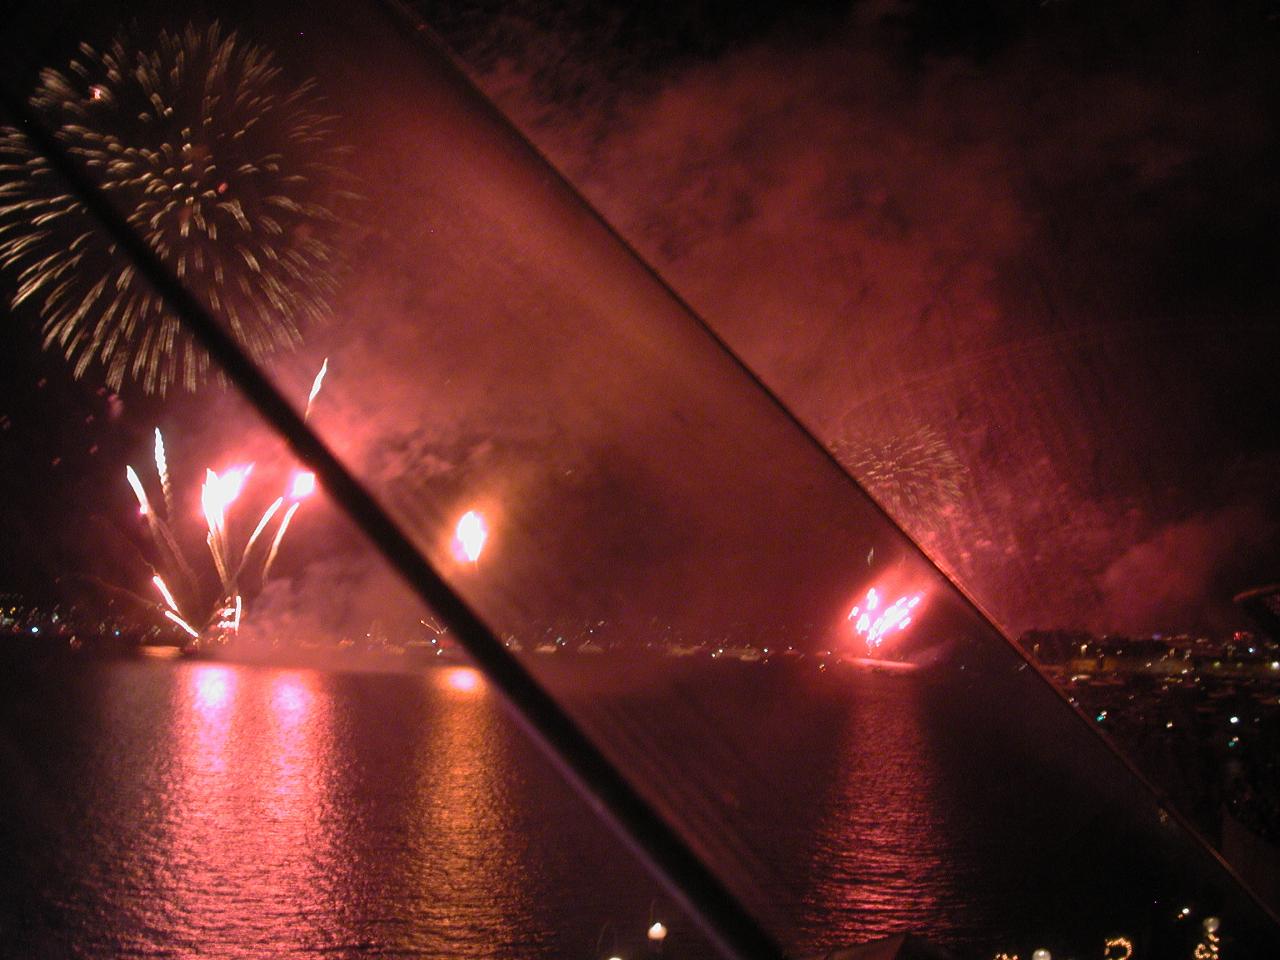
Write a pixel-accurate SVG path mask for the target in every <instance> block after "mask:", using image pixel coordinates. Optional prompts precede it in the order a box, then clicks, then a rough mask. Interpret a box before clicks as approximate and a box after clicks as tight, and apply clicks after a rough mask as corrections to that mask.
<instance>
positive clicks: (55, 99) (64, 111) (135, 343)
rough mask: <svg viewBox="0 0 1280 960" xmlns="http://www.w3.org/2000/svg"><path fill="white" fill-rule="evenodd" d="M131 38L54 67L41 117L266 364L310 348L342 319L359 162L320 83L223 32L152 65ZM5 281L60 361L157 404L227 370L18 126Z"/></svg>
mask: <svg viewBox="0 0 1280 960" xmlns="http://www.w3.org/2000/svg"><path fill="white" fill-rule="evenodd" d="M137 41H138V38H137V37H136V36H134V35H133V34H130V33H124V34H121V35H120V36H118V37H117V38H116V40H115V41H114V42H112V43H111V45H110V46H108V47H107V48H106V49H105V50H103V51H101V52H99V51H97V50H95V49H94V48H92V47H90V46H88V45H87V44H82V45H81V47H80V56H79V57H78V58H77V59H75V60H73V61H71V63H70V64H69V65H68V67H67V69H66V71H65V72H60V71H57V70H52V69H46V70H45V71H43V73H42V74H41V79H40V84H39V86H38V87H37V89H36V91H35V93H34V94H33V96H32V97H31V106H32V108H33V110H34V111H35V113H36V114H37V116H38V117H39V118H40V119H41V120H42V121H43V123H44V124H45V126H46V127H47V129H49V130H50V131H51V132H52V134H53V136H54V137H56V138H57V140H58V141H59V142H60V143H61V144H62V145H63V146H64V147H65V148H66V150H67V151H68V152H69V153H70V154H72V155H73V156H74V157H75V158H76V159H77V160H78V161H79V162H80V163H81V164H82V165H83V166H84V167H85V168H86V170H87V171H88V172H89V173H90V175H92V176H94V177H95V178H96V179H97V180H98V184H99V186H100V187H101V188H102V189H103V190H104V191H105V192H106V194H107V195H108V196H109V197H110V199H111V200H112V201H113V202H114V203H115V204H116V205H117V207H118V208H119V210H120V212H121V213H122V215H123V216H124V217H125V218H126V219H127V221H128V223H129V224H130V225H131V226H132V227H133V228H134V229H135V230H136V231H137V232H138V234H139V235H140V236H141V237H142V238H143V239H144V240H145V241H146V242H147V244H148V245H149V246H150V247H151V249H152V250H153V251H154V252H155V254H156V256H157V257H158V258H159V259H160V260H161V261H163V262H164V263H165V264H166V265H167V266H168V267H169V269H170V270H172V271H173V273H174V274H175V275H176V276H177V277H178V279H179V280H180V281H181V282H183V283H184V284H186V285H187V286H188V288H189V289H191V290H192V292H193V293H195V294H196V295H197V296H198V297H201V298H202V299H204V300H205V302H206V303H207V304H208V306H209V307H210V309H211V310H212V311H213V313H214V315H215V316H217V317H219V318H221V319H222V320H223V321H224V323H225V324H226V326H227V328H228V329H229V331H230V332H231V333H232V334H233V335H234V336H235V338H236V339H237V340H238V341H239V342H240V344H241V345H242V346H243V347H244V348H245V349H246V350H247V351H248V352H249V354H250V355H251V356H253V357H254V358H255V359H259V360H261V359H263V358H264V357H266V356H267V355H268V354H270V353H271V352H273V351H275V350H277V349H279V348H287V347H293V346H295V345H296V344H297V343H298V342H299V340H300V330H301V329H302V327H304V326H305V325H306V324H308V323H311V322H314V321H318V320H321V319H323V318H325V317H326V316H327V314H328V310H329V306H328V300H329V297H330V296H331V294H332V293H333V290H334V287H335V280H334V270H335V266H336V259H337V256H336V252H335V249H334V247H333V243H332V240H333V238H334V236H335V235H336V232H337V228H338V227H339V222H338V218H337V217H336V216H335V215H334V214H333V213H332V212H331V210H330V209H329V208H328V207H326V206H325V205H324V203H325V202H326V201H327V200H335V199H341V198H344V197H348V196H350V194H347V193H344V192H343V191H341V190H340V189H339V188H338V186H337V185H338V184H339V183H340V182H341V180H342V177H341V175H340V172H339V167H338V162H339V160H340V158H341V155H342V152H343V151H342V149H341V148H340V147H338V146H337V145H336V144H335V143H334V139H333V136H332V130H331V125H332V118H330V117H326V116H324V115H322V114H321V113H320V112H319V110H318V98H317V96H316V94H315V92H314V85H313V83H312V82H310V81H308V82H306V83H303V84H301V85H298V86H289V85H288V84H287V82H286V81H285V79H284V77H283V76H282V72H281V70H280V69H279V68H278V67H277V66H275V64H274V62H273V59H272V55H271V54H270V53H269V52H267V51H266V50H265V49H263V48H262V47H259V46H256V45H254V44H251V43H247V42H245V41H243V40H241V39H240V38H239V37H238V36H237V35H236V34H235V33H223V31H222V29H221V27H220V26H219V25H218V24H217V23H216V22H215V23H214V24H213V25H212V26H210V27H208V28H207V29H203V30H201V29H198V28H196V27H195V26H194V25H192V26H188V27H187V28H186V30H184V31H182V32H181V33H169V32H167V31H162V32H161V33H160V34H159V36H158V37H157V38H156V40H155V41H154V47H153V49H152V52H147V49H146V48H143V47H140V46H139V45H138V42H137ZM0 266H3V267H4V268H5V269H8V270H12V271H14V272H15V274H16V277H17V292H16V293H15V295H14V298H13V306H14V307H17V306H19V305H21V304H24V303H29V304H31V305H32V306H33V307H34V308H35V309H36V310H38V311H39V314H40V316H41V318H42V320H43V329H44V334H45V346H46V347H52V346H55V345H56V346H57V347H59V348H60V349H61V350H62V351H63V352H64V353H65V355H66V357H67V359H68V360H70V361H71V362H72V363H73V365H74V366H73V368H74V371H75V374H76V376H81V375H83V374H84V373H85V371H86V370H87V369H88V368H89V366H90V365H91V364H93V363H94V362H95V361H96V362H100V363H101V364H102V365H103V367H104V368H105V371H106V379H107V383H108V384H109V385H110V386H111V387H112V388H114V389H119V388H120V387H121V386H122V384H123V383H124V381H125V380H126V379H129V378H132V379H136V380H138V381H140V383H141V385H142V387H143V388H144V389H145V390H146V391H147V392H149V393H164V392H165V391H166V390H167V389H168V388H169V387H170V386H173V385H178V384H180V385H182V386H184V387H186V388H188V389H191V388H194V387H195V386H196V385H197V384H198V382H199V381H200V380H201V379H202V378H203V376H204V374H205V373H206V371H207V369H208V366H209V359H208V357H207V355H206V354H205V353H204V351H203V350H202V349H201V348H200V347H199V346H198V345H197V344H196V343H195V342H194V340H193V339H192V338H191V336H190V335H189V334H188V333H187V332H186V331H185V330H184V329H183V328H182V326H181V324H180V322H179V320H178V318H177V317H175V316H174V315H172V314H171V313H169V312H168V310H167V309H166V308H165V305H164V304H163V303H162V302H161V300H160V299H159V298H158V297H157V296H156V295H155V294H154V293H153V292H152V291H151V289H150V288H149V287H148V286H147V285H146V283H145V282H144V281H143V280H142V279H141V278H140V277H139V276H138V275H137V273H136V271H135V269H134V267H133V265H132V264H131V263H130V262H129V260H128V259H127V258H126V257H123V256H121V255H120V254H119V253H118V251H117V250H116V248H115V245H114V244H113V243H111V242H109V241H108V240H106V239H104V237H103V236H102V235H101V234H100V232H99V231H98V228H97V225H96V223H95V222H94V221H93V219H92V218H91V217H90V216H89V215H88V213H87V212H86V211H85V209H84V208H83V206H82V205H81V204H80V203H79V202H78V201H77V200H76V199H75V198H74V197H72V196H70V195H69V194H68V193H66V192H65V190H64V188H63V186H62V184H61V183H60V181H59V180H58V178H57V177H56V175H55V174H54V173H53V172H52V171H51V170H50V168H49V166H48V164H47V163H46V162H45V160H44V159H43V157H41V156H40V155H39V154H38V153H36V152H35V150H34V149H33V148H32V146H31V145H30V143H29V142H28V141H27V140H26V138H25V137H23V135H22V134H21V133H20V132H19V131H18V130H15V129H13V128H5V129H3V130H0Z"/></svg>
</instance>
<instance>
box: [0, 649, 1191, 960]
mask: <svg viewBox="0 0 1280 960" xmlns="http://www.w3.org/2000/svg"><path fill="white" fill-rule="evenodd" d="M590 659H592V660H594V662H593V663H592V664H591V665H590V669H589V670H588V669H587V668H585V667H584V668H583V669H581V670H578V671H576V672H575V673H574V674H573V675H572V676H567V677H565V678H562V681H563V682H562V687H563V689H564V690H566V691H570V692H569V693H567V694H566V696H567V697H568V698H569V700H570V701H571V706H572V707H573V708H574V709H575V710H576V711H578V712H579V713H580V715H581V716H582V717H583V718H584V720H585V721H586V722H587V724H588V727H589V728H590V729H592V730H593V732H595V733H596V734H597V735H598V736H600V737H601V738H602V740H603V741H604V742H605V743H606V744H607V746H608V747H609V749H610V751H611V752H613V753H614V754H615V755H617V756H618V757H619V758H620V760H621V761H622V762H623V764H624V765H625V767H626V769H627V770H628V773H629V774H630V775H631V776H632V777H633V778H635V779H636V781H637V782H638V783H640V784H642V785H643V787H644V788H645V789H646V790H647V791H648V792H649V793H650V794H651V795H652V796H653V797H654V799H655V800H656V801H657V802H658V803H659V805H660V806H661V807H662V808H664V809H665V810H667V812H668V813H669V814H670V815H671V816H672V817H673V819H675V820H676V821H677V822H679V823H680V824H681V826H682V827H683V829H684V830H685V832H686V833H687V834H688V835H689V837H690V839H691V841H692V842H693V843H694V844H695V846H696V847H697V848H698V849H699V850H700V851H701V852H702V853H703V854H704V855H705V856H707V857H708V859H709V860H710V861H711V862H712V863H714V864H715V865H716V866H717V867H718V868H719V869H721V870H722V871H723V872H724V874H725V875H726V878H727V879H728V880H729V882H730V883H731V884H732V885H733V886H734V887H735V888H736V889H738V890H740V891H741V892H742V895H743V896H744V897H745V898H746V899H747V901H748V902H749V903H750V904H752V906H753V908H755V909H758V910H759V911H760V912H761V914H762V915H763V916H764V917H765V919H766V922H767V923H769V925H770V926H771V927H772V928H773V929H774V930H776V931H777V932H778V935H779V936H780V938H781V939H782V940H783V941H784V942H785V943H786V945H787V946H788V948H789V949H792V950H794V951H795V952H796V953H797V954H799V955H803V954H804V953H805V952H811V951H816V950H819V949H824V948H830V947H833V946H836V945H840V944H850V943H855V942H860V941H865V940H868V939H871V938H874V937H877V936H883V935H886V934H889V933H894V932H900V931H906V930H911V931H915V932H917V933H919V934H922V935H925V936H927V937H928V938H930V939H933V940H935V941H937V942H940V943H944V944H948V945H950V946H952V947H954V948H957V949H958V950H959V951H960V952H961V955H970V956H980V955H982V953H981V952H980V951H987V950H992V949H995V948H999V947H1001V946H1002V945H1005V944H1009V945H1023V949H1026V946H1027V945H1029V946H1031V947H1034V946H1035V945H1036V943H1033V942H1032V939H1033V938H1036V937H1046V938H1049V939H1050V940H1052V938H1055V937H1056V938H1057V940H1056V941H1054V942H1058V943H1061V942H1062V941H1063V939H1064V938H1068V937H1070V936H1072V935H1073V932H1074V934H1075V935H1078V937H1079V946H1078V949H1079V950H1080V951H1081V953H1085V952H1086V951H1088V953H1089V954H1092V953H1097V954H1098V955H1101V939H1100V937H1101V935H1102V933H1103V932H1115V933H1121V932H1126V931H1127V932H1129V933H1130V934H1131V935H1143V933H1144V930H1145V931H1147V933H1146V935H1148V936H1150V935H1151V933H1150V930H1151V927H1152V924H1153V923H1155V921H1154V920H1153V916H1155V915H1156V914H1159V915H1160V916H1163V915H1164V914H1165V913H1167V912H1168V911H1169V910H1171V909H1172V901H1169V903H1165V902H1164V901H1163V900H1162V899H1161V898H1162V897H1163V893H1162V892H1160V891H1158V890H1157V889H1156V887H1154V886H1153V885H1152V884H1153V881H1152V879H1151V876H1150V875H1149V868H1148V866H1147V865H1145V864H1143V863H1142V862H1140V860H1139V859H1137V858H1133V857H1131V856H1130V855H1129V854H1126V853H1122V852H1119V848H1117V847H1116V846H1115V838H1114V837H1113V836H1111V835H1110V834H1109V832H1108V828H1107V826H1106V825H1105V822H1104V820H1103V819H1100V818H1099V811H1097V810H1093V809H1088V808H1087V803H1088V798H1087V797H1085V796H1084V795H1082V794H1080V793H1079V792H1077V791H1076V790H1075V789H1074V787H1073V786H1072V785H1071V784H1068V783H1066V782H1064V781H1061V780H1056V779H1054V778H1055V777H1057V776H1059V774H1058V773H1055V772H1054V771H1055V770H1056V769H1057V768H1055V767H1054V766H1053V765H1051V764H1050V765H1041V764H1040V763H1039V762H1038V761H1037V760H1036V759H1035V758H1034V757H1032V756H1031V755H1030V754H1029V753H1022V754H1020V753H1019V752H1018V750H1019V748H1018V746H1017V742H1016V739H1014V740H1009V741H1008V742H999V743H997V742H994V741H993V740H992V736H991V731H990V729H989V721H990V720H991V717H990V716H987V715H984V714H981V713H980V712H978V711H975V710H973V708H972V705H971V704H970V703H968V702H966V701H964V700H963V698H957V697H956V696H955V695H954V693H955V691H954V690H948V689H947V688H945V687H943V686H939V685H938V684H939V682H938V681H935V680H931V679H930V678H927V677H916V676H899V675H882V674H875V673H866V672H858V673H854V672H850V673H846V674H844V675H841V676H838V677H832V676H817V675H814V674H812V673H800V672H788V671H785V670H781V669H772V668H770V667H768V666H765V665H757V664H752V665H747V664H716V665H707V666H704V667H700V668H698V669H696V670H688V671H685V672H684V673H683V674H682V675H679V676H672V675H670V674H668V673H665V672H663V671H665V670H666V668H665V667H662V666H661V665H658V666H655V667H653V676H652V677H650V678H649V680H647V681H646V680H645V679H644V677H643V676H641V675H640V674H638V673H637V672H636V669H635V668H634V665H632V666H631V667H628V669H627V670H626V671H621V670H619V669H618V666H617V665H616V664H611V663H610V658H608V657H596V658H590ZM590 676H595V677H596V678H597V679H596V680H595V681H592V680H590V679H584V678H587V677H590ZM0 694H2V695H0V773H2V775H3V777H4V781H5V783H6V784H7V786H6V787H5V789H4V790H3V791H2V792H0V856H3V860H4V863H5V865H6V868H5V870H4V871H3V872H2V873H0V876H2V879H0V954H2V955H4V956H14V957H18V956H21V957H29V958H40V957H49V958H53V957H58V958H63V957H72V956H75V957H103V958H106V957H122V956H163V957H170V956H171V957H246V958H247V957H264V956H272V957H299V958H301V957H406V958H407V957H415V958H417V957H424V958H425V957H433V958H434V957H439V958H452V957H459V958H463V957H520V958H553V957H597V956H598V957H604V956H608V955H610V953H612V952H614V951H617V952H619V953H621V954H622V955H623V956H641V955H643V954H644V952H645V951H646V950H647V949H648V948H647V946H646V945H645V942H644V931H645V929H646V927H647V925H648V924H649V922H650V921H651V920H653V919H655V918H659V919H661V920H662V921H663V922H664V923H666V924H667V926H668V927H669V928H670V931H671V932H670V936H669V938H668V940H667V942H666V944H665V952H666V955H667V956H673V957H699V956H709V955H710V953H709V951H708V948H707V947H706V946H705V944H703V943H702V941H701V940H700V939H699V937H698V936H697V934H696V932H695V931H694V930H693V929H692V926H691V924H690V923H689V921H688V920H687V919H686V918H683V917H681V916H680V915H679V914H678V913H676V912H675V911H674V909H673V907H672V906H671V903H670V900H669V898H667V897H666V895H665V894H664V893H663V892H662V890H661V889H660V887H659V886H658V885H657V884H656V883H654V882H653V881H652V880H650V879H649V878H648V877H647V875H646V874H645V873H644V871H643V870H642V869H641V868H640V867H639V866H638V865H637V864H636V863H635V862H634V860H633V859H632V857H631V855H630V854H629V853H628V852H627V851H626V849H625V847H624V846H623V845H622V844H621V843H619V842H618V841H617V840H616V839H615V838H614V837H613V836H612V834H610V833H609V831H608V830H607V829H606V828H605V827H603V826H602V825H600V824H599V823H598V822H597V821H596V820H595V818H594V817H593V816H592V815H591V814H590V813H589V812H588V811H587V810H586V808H585V807H584V806H583V804H582V803H581V802H580V801H579V800H578V799H577V798H576V797H575V796H574V795H573V794H572V793H571V791H570V790H569V789H568V788H567V787H566V786H565V785H564V784H563V783H562V782H561V780H560V778H559V775H558V774H557V773H556V771H555V770H554V769H553V768H552V767H551V766H550V765H549V763H548V762H547V761H546V759H545V758H544V757H543V756H542V755H541V753H540V752H538V750H537V749H536V748H535V747H533V746H532V745H531V744H530V742H529V741H528V739H527V737H526V735H525V733H524V732H523V730H522V729H521V728H520V726H519V725H518V724H516V723H515V722H514V721H513V720H512V719H511V718H510V717H509V716H508V714H507V712H506V710H505V708H504V707H503V705H502V703H501V702H500V700H499V698H498V697H497V695H496V694H495V693H494V691H492V690H491V689H490V688H489V687H488V686H487V684H486V683H485V681H484V680H483V678H482V677H481V676H480V675H479V674H478V673H476V672H475V671H473V670H471V669H469V668H466V667H456V666H455V667H433V668H427V669H422V670H418V671H415V672H403V673H377V672H354V671H345V672H327V671H320V670H314V669H294V668H276V667H266V666H248V665H234V664H225V663H214V662H193V661H173V662H157V661H146V660H102V661H93V660H88V659H74V658H69V659H52V660H48V659H46V660H29V661H28V660H24V661H14V662H11V663H8V664H6V669H5V671H4V679H3V681H0ZM1104 819H1105V818H1104ZM1101 867H1105V870H1103V869H1100V868H1101ZM1142 904H1146V906H1145V907H1144V906H1142ZM1144 911H1145V912H1144ZM1093 948H1096V949H1093ZM988 955H989V954H988Z"/></svg>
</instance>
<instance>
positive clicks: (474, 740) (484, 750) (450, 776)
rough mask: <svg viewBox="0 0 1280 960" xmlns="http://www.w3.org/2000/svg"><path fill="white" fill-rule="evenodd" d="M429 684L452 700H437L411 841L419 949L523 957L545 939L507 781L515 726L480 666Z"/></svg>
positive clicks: (421, 763)
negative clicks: (535, 940) (537, 939)
mask: <svg viewBox="0 0 1280 960" xmlns="http://www.w3.org/2000/svg"><path fill="white" fill-rule="evenodd" d="M425 679H426V682H427V683H428V684H429V685H430V687H431V688H432V690H433V691H435V692H438V693H439V694H442V695H443V696H442V697H440V698H439V699H436V698H432V700H431V701H430V702H432V703H433V709H432V711H431V713H430V714H429V715H428V716H427V718H426V722H427V723H428V724H429V726H428V729H427V735H426V736H425V737H424V738H423V740H422V741H421V742H422V745H423V748H422V752H421V753H420V754H419V755H418V786H417V791H416V796H415V798H414V800H415V804H414V818H413V822H412V825H411V832H412V836H411V844H412V848H413V863H414V869H415V872H416V874H417V883H418V887H419V896H420V897H421V898H422V899H421V901H420V906H421V908H420V910H419V911H417V915H418V916H419V917H420V918H422V920H423V921H425V922H423V923H422V924H421V925H420V926H419V927H418V929H417V930H415V931H414V934H415V936H414V938H413V942H412V946H413V948H415V949H417V950H420V951H423V952H424V955H429V956H498V955H503V956H505V955H518V954H519V953H520V952H522V950H521V949H520V948H521V947H523V946H524V945H526V944H527V943H528V942H529V937H530V936H531V933H532V934H533V935H535V936H536V935H537V934H536V932H535V921H534V918H533V911H532V910H531V904H530V900H529V888H530V886H531V882H530V876H529V870H528V867H527V865H526V863H525V861H524V857H523V851H522V850H521V849H518V848H517V845H518V838H519V836H520V833H519V828H518V827H517V826H516V825H515V823H514V822H513V821H514V820H515V818H516V817H517V813H518V811H517V810H516V808H515V801H514V799H513V796H512V793H511V785H510V784H509V783H508V781H507V780H506V778H505V777H504V775H503V772H504V771H506V772H509V771H511V770H512V769H514V768H515V764H513V762H512V759H511V756H510V754H509V751H510V747H511V742H510V740H509V734H510V727H509V725H508V724H507V723H506V717H505V716H504V715H503V712H502V705H501V704H500V703H499V702H498V698H497V696H496V695H495V693H494V692H493V690H492V689H491V688H490V687H489V685H488V684H487V683H485V681H484V679H483V677H482V676H481V675H480V673H479V672H478V671H476V670H474V669H473V668H471V667H447V668H444V669H436V670H429V671H428V672H427V675H426V678H425ZM478 938H479V939H478Z"/></svg>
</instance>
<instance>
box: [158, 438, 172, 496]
mask: <svg viewBox="0 0 1280 960" xmlns="http://www.w3.org/2000/svg"><path fill="white" fill-rule="evenodd" d="M156 473H157V474H159V475H160V490H161V492H162V493H164V509H165V512H166V514H168V516H173V484H172V483H170V482H169V463H168V461H167V460H166V459H165V455H164V437H162V436H161V435H160V428H159V427H156Z"/></svg>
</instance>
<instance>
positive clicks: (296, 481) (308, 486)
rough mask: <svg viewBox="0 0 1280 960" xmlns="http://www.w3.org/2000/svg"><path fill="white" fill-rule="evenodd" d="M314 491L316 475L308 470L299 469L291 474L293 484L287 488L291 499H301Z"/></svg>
mask: <svg viewBox="0 0 1280 960" xmlns="http://www.w3.org/2000/svg"><path fill="white" fill-rule="evenodd" d="M315 492H316V475H315V474H314V473H312V472H311V471H309V470H299V471H298V472H297V473H295V474H294V475H293V486H292V487H291V488H290V490H289V498H290V499H291V500H301V499H303V498H304V497H309V496H311V494H313V493H315Z"/></svg>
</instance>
